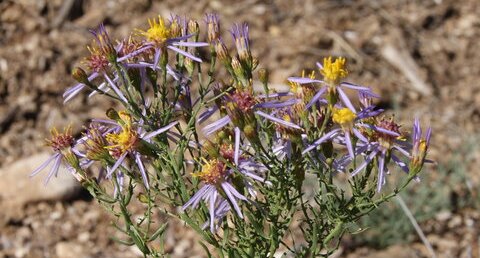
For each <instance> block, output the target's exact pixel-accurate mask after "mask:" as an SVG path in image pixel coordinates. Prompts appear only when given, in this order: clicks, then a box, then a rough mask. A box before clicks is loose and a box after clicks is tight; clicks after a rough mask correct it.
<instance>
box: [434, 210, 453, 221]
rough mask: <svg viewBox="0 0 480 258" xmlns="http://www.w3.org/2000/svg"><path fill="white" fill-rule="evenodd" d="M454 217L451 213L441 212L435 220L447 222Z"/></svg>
mask: <svg viewBox="0 0 480 258" xmlns="http://www.w3.org/2000/svg"><path fill="white" fill-rule="evenodd" d="M451 217H452V212H451V211H441V212H439V213H437V214H436V215H435V219H437V220H438V221H446V220H448V219H450V218H451Z"/></svg>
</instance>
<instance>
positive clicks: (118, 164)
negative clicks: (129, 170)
mask: <svg viewBox="0 0 480 258" xmlns="http://www.w3.org/2000/svg"><path fill="white" fill-rule="evenodd" d="M127 154H128V152H125V153H123V154H122V155H121V156H120V157H119V158H118V160H117V161H116V162H115V164H114V165H113V167H112V169H110V173H109V174H108V175H107V177H110V176H111V175H112V174H113V172H115V170H117V168H118V167H119V166H120V165H121V164H122V163H123V160H124V159H125V157H127Z"/></svg>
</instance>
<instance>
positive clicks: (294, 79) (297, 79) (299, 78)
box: [288, 77, 323, 84]
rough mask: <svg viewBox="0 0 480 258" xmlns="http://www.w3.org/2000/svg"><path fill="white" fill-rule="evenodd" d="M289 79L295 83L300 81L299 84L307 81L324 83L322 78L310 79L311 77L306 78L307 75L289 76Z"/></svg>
mask: <svg viewBox="0 0 480 258" xmlns="http://www.w3.org/2000/svg"><path fill="white" fill-rule="evenodd" d="M288 80H289V81H291V82H294V83H299V84H307V83H316V82H319V83H323V81H321V80H315V79H310V78H305V77H288Z"/></svg>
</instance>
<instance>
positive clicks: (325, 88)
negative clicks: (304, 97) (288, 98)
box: [305, 87, 327, 109]
mask: <svg viewBox="0 0 480 258" xmlns="http://www.w3.org/2000/svg"><path fill="white" fill-rule="evenodd" d="M326 90H327V87H322V88H321V89H320V90H318V91H317V93H316V94H315V95H314V96H313V98H312V99H311V100H310V101H309V102H308V104H307V105H306V106H305V107H306V108H307V109H308V108H310V107H311V106H313V105H314V104H315V103H316V102H317V101H318V100H319V99H320V97H321V96H322V95H323V93H325V91H326Z"/></svg>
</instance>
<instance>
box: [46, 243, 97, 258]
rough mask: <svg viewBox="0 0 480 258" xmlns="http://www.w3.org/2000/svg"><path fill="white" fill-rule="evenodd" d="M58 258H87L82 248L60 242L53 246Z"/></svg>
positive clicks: (77, 245)
mask: <svg viewBox="0 0 480 258" xmlns="http://www.w3.org/2000/svg"><path fill="white" fill-rule="evenodd" d="M55 252H56V254H57V257H58V258H87V257H90V256H88V255H86V254H85V250H84V249H83V247H82V246H81V245H79V244H76V243H70V242H60V243H58V244H57V245H56V246H55Z"/></svg>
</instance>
